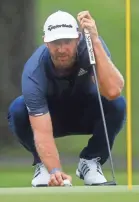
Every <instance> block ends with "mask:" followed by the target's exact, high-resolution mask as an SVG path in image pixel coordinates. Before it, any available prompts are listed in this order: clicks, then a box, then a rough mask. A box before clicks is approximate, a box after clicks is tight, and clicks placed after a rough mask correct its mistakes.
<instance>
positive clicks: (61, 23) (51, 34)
mask: <svg viewBox="0 0 139 202" xmlns="http://www.w3.org/2000/svg"><path fill="white" fill-rule="evenodd" d="M43 31H44V42H51V41H54V40H58V39H65V38H67V39H72V38H73V39H74V38H78V37H79V31H78V23H77V21H76V19H75V18H74V17H73V16H72V15H71V14H69V13H67V12H64V11H57V12H55V13H53V14H51V15H50V16H49V17H48V18H47V19H46V22H45V24H44V28H43Z"/></svg>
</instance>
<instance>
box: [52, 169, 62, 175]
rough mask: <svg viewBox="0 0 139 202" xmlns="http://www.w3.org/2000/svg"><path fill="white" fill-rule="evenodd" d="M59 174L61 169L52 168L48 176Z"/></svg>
mask: <svg viewBox="0 0 139 202" xmlns="http://www.w3.org/2000/svg"><path fill="white" fill-rule="evenodd" d="M58 171H59V172H61V171H62V170H61V168H53V169H52V170H51V171H50V174H55V173H56V172H58Z"/></svg>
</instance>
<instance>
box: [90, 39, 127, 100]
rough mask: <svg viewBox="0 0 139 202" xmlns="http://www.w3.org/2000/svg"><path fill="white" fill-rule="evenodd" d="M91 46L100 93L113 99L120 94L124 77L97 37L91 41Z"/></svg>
mask: <svg viewBox="0 0 139 202" xmlns="http://www.w3.org/2000/svg"><path fill="white" fill-rule="evenodd" d="M93 47H94V53H95V58H96V71H97V77H98V82H99V86H100V90H101V93H102V94H103V96H105V97H107V98H108V99H114V98H116V97H118V96H119V95H120V93H121V91H122V89H123V86H124V79H123V77H122V75H121V74H120V72H119V71H118V69H117V68H116V67H115V66H114V64H113V63H112V62H111V60H110V59H109V58H108V56H107V54H106V52H105V50H104V49H103V46H102V44H101V41H100V40H99V39H98V40H97V41H95V42H94V43H93Z"/></svg>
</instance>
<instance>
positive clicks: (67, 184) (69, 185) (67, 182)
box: [63, 180, 72, 187]
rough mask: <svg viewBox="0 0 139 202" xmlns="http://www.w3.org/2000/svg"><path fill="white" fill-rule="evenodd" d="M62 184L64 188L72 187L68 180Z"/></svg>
mask: <svg viewBox="0 0 139 202" xmlns="http://www.w3.org/2000/svg"><path fill="white" fill-rule="evenodd" d="M63 182H64V186H65V187H71V186H72V184H71V182H70V181H69V180H64V181H63Z"/></svg>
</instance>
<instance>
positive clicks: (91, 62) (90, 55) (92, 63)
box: [84, 29, 116, 186]
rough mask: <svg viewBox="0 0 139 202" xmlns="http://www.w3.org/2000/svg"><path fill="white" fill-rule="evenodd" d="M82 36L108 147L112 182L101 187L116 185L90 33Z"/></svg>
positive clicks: (85, 31) (86, 32)
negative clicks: (92, 73) (90, 66)
mask: <svg viewBox="0 0 139 202" xmlns="http://www.w3.org/2000/svg"><path fill="white" fill-rule="evenodd" d="M84 34H85V40H86V44H87V50H88V54H89V60H90V64H91V65H92V68H93V72H94V77H95V82H96V87H97V93H98V100H99V104H100V110H101V115H102V120H103V125H104V131H105V136H106V141H107V146H108V152H109V160H110V165H111V171H112V181H110V182H106V183H103V184H102V185H105V186H109V185H116V179H115V173H114V167H113V160H112V155H111V149H110V143H109V138H108V132H107V126H106V120H105V116H104V110H103V105H102V100H101V96H100V91H99V85H98V79H97V74H96V61H95V56H94V50H93V45H92V40H91V37H90V33H89V31H88V30H87V29H84Z"/></svg>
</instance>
